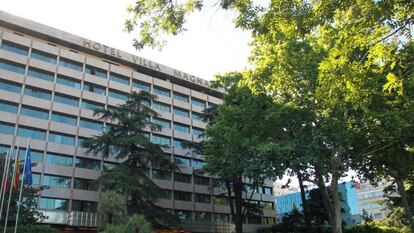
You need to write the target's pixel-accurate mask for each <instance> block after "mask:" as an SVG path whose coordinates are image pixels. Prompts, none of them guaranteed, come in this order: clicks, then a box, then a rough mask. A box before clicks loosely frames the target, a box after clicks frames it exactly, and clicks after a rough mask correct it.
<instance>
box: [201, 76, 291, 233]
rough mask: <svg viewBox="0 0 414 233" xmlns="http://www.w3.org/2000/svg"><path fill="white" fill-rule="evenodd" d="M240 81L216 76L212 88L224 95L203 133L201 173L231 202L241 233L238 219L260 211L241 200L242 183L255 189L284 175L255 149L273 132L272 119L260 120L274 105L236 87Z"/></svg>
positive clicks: (244, 89) (243, 88) (232, 211)
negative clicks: (218, 185)
mask: <svg viewBox="0 0 414 233" xmlns="http://www.w3.org/2000/svg"><path fill="white" fill-rule="evenodd" d="M240 80H241V74H239V73H229V74H227V75H224V76H218V77H217V79H216V85H221V86H222V87H223V88H225V89H226V91H227V95H226V96H225V97H224V102H223V103H222V104H221V105H220V106H219V107H218V108H217V112H216V115H215V117H214V118H213V119H212V120H211V121H210V122H209V124H208V125H207V128H206V130H205V132H204V133H205V135H206V136H207V139H206V140H205V141H204V142H203V147H204V148H203V149H204V151H203V152H204V154H205V161H206V165H205V167H204V168H203V171H204V172H207V173H209V174H211V175H213V176H215V177H217V180H218V181H220V183H221V184H222V187H221V188H223V189H222V190H226V192H224V193H222V194H221V195H223V196H227V197H228V198H229V199H230V200H233V199H234V202H233V201H230V209H231V213H232V217H233V221H234V222H235V224H236V232H241V227H242V216H249V215H250V216H252V217H253V216H256V215H257V214H259V213H260V212H261V209H260V208H258V207H257V206H255V205H252V204H249V200H242V192H243V191H246V189H245V188H246V186H245V185H244V183H247V182H249V183H251V185H252V186H253V188H255V187H258V186H261V184H263V181H264V178H265V177H270V176H276V175H282V174H283V172H284V169H279V170H276V169H273V168H272V169H270V167H269V166H268V165H269V164H267V163H266V162H265V161H264V160H263V159H262V158H263V157H261V156H260V150H258V147H257V145H259V144H260V143H261V140H260V139H261V138H263V137H265V135H270V134H272V133H273V131H272V129H271V128H270V127H269V126H270V124H269V123H270V119H272V118H271V117H269V120H264V119H263V118H264V117H266V116H268V115H270V114H269V113H270V110H272V109H273V108H274V106H273V104H272V103H271V100H270V99H269V98H268V97H266V96H265V95H261V96H255V95H253V94H252V93H251V91H250V90H249V89H248V88H247V87H243V86H240ZM247 199H249V198H247ZM233 203H234V204H233ZM233 205H234V206H233Z"/></svg>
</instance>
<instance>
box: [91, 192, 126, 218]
mask: <svg viewBox="0 0 414 233" xmlns="http://www.w3.org/2000/svg"><path fill="white" fill-rule="evenodd" d="M121 203H122V202H121V200H120V198H119V196H118V194H117V193H116V192H114V191H108V192H104V193H103V194H102V196H101V200H100V201H99V203H98V209H97V210H98V213H100V214H104V215H106V216H108V224H112V223H114V222H115V220H116V219H117V218H119V217H121V216H123V215H124V212H125V207H124V205H122V204H121Z"/></svg>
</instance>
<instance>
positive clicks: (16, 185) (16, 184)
mask: <svg viewBox="0 0 414 233" xmlns="http://www.w3.org/2000/svg"><path fill="white" fill-rule="evenodd" d="M19 162H20V155H19V153H17V158H16V160H15V161H14V169H15V170H16V171H15V173H14V176H13V178H12V187H13V191H15V192H16V191H17V189H18V188H19V176H20V174H19V173H20V172H19Z"/></svg>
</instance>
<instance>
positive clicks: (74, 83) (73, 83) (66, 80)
mask: <svg viewBox="0 0 414 233" xmlns="http://www.w3.org/2000/svg"><path fill="white" fill-rule="evenodd" d="M56 83H59V84H62V85H65V86H68V87H73V88H76V89H80V88H81V82H80V81H78V80H76V79H74V78H71V77H68V76H64V75H60V74H58V76H57V79H56Z"/></svg>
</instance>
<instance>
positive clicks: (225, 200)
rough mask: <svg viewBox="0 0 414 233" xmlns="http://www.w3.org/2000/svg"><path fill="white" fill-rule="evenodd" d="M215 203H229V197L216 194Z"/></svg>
mask: <svg viewBox="0 0 414 233" xmlns="http://www.w3.org/2000/svg"><path fill="white" fill-rule="evenodd" d="M213 203H214V204H216V205H228V204H229V199H228V198H227V197H219V196H214V197H213Z"/></svg>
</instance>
